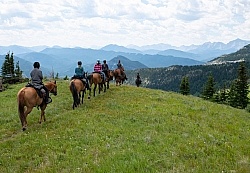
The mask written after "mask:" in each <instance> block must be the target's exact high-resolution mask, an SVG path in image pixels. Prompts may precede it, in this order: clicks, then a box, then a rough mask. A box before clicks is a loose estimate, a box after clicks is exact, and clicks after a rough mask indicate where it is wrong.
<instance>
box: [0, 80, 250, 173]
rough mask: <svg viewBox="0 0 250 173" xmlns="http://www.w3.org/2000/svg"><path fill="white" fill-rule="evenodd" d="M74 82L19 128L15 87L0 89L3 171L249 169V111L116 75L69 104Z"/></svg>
mask: <svg viewBox="0 0 250 173" xmlns="http://www.w3.org/2000/svg"><path fill="white" fill-rule="evenodd" d="M68 84H69V82H67V81H58V95H57V96H52V99H53V102H52V103H51V104H49V105H48V107H47V109H46V119H47V121H46V122H43V123H42V124H39V123H38V121H39V118H40V111H39V110H37V109H36V108H34V109H33V111H32V112H31V114H30V115H28V118H27V120H28V129H27V130H26V131H24V132H23V131H22V127H21V123H20V120H19V117H18V113H17V104H16V94H17V92H18V90H19V89H20V88H21V87H23V86H24V85H25V84H19V85H15V86H11V88H10V89H8V90H6V91H4V92H1V93H0V98H1V104H0V134H1V136H0V154H1V157H0V172H9V173H13V172H27V173H29V172H32V173H33V172H46V173H47V172H63V173H64V172H128V173H131V172H143V173H144V172H173V173H174V172H202V173H203V172H211V173H215V172H220V173H221V172H237V173H238V172H240V173H241V172H246V173H247V172H249V171H250V143H249V140H250V114H249V113H247V112H246V111H245V110H239V109H234V108H232V107H229V106H226V105H219V104H215V103H212V102H208V101H204V100H202V99H200V98H197V97H193V96H182V95H180V94H177V93H173V92H165V91H161V90H152V89H146V88H137V87H134V86H128V85H123V86H120V87H116V86H115V85H114V84H113V83H112V84H111V88H110V89H108V90H107V92H106V93H101V94H100V95H99V94H97V96H96V97H92V98H91V100H88V99H87V97H86V98H85V100H84V104H83V105H81V106H80V107H79V108H76V109H75V110H72V101H73V100H72V96H71V94H70V92H69V88H68Z"/></svg>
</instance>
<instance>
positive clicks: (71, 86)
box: [70, 81, 80, 108]
mask: <svg viewBox="0 0 250 173" xmlns="http://www.w3.org/2000/svg"><path fill="white" fill-rule="evenodd" d="M70 91H71V93H72V96H73V101H74V103H73V108H74V107H77V105H79V104H80V100H79V99H78V94H77V90H76V87H75V84H74V82H73V81H72V82H71V83H70Z"/></svg>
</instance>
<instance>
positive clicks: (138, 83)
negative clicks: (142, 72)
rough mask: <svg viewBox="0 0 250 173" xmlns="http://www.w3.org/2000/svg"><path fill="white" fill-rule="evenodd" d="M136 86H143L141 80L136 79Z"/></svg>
mask: <svg viewBox="0 0 250 173" xmlns="http://www.w3.org/2000/svg"><path fill="white" fill-rule="evenodd" d="M135 84H136V86H137V87H139V86H140V85H141V78H136V80H135Z"/></svg>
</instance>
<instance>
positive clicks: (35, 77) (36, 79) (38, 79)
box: [30, 62, 52, 104]
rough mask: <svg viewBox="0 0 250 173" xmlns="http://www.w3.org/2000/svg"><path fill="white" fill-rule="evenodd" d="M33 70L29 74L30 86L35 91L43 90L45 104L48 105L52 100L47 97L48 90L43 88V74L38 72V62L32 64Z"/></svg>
mask: <svg viewBox="0 0 250 173" xmlns="http://www.w3.org/2000/svg"><path fill="white" fill-rule="evenodd" d="M33 67H34V68H33V70H32V71H31V72H30V76H31V84H32V85H33V86H34V88H35V89H38V90H40V91H41V92H43V91H42V89H44V90H45V94H46V95H45V98H44V99H45V103H46V104H49V103H51V102H52V99H51V98H50V97H49V90H48V89H47V88H46V87H45V86H44V84H43V82H42V80H43V73H42V71H41V70H40V63H39V62H34V64H33Z"/></svg>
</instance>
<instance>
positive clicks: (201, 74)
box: [126, 62, 250, 95]
mask: <svg viewBox="0 0 250 173" xmlns="http://www.w3.org/2000/svg"><path fill="white" fill-rule="evenodd" d="M245 64H246V68H247V69H250V62H246V63H245ZM238 67H239V63H226V64H214V65H197V66H171V67H168V68H148V69H139V70H133V71H126V73H127V76H128V78H129V79H128V83H130V84H133V85H135V78H136V74H137V73H140V75H141V78H142V86H143V87H147V88H153V89H162V90H166V91H174V92H179V89H180V84H181V80H182V78H183V77H184V76H187V77H188V80H189V85H190V94H192V95H199V94H200V93H201V92H202V90H203V87H204V85H205V84H206V82H207V80H208V76H209V75H210V74H211V75H212V76H213V77H214V80H215V83H216V85H215V87H216V88H217V89H222V88H223V86H224V85H226V87H229V86H230V85H231V82H232V81H233V80H234V79H236V78H237V70H238ZM248 75H249V71H248Z"/></svg>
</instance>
